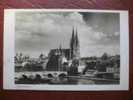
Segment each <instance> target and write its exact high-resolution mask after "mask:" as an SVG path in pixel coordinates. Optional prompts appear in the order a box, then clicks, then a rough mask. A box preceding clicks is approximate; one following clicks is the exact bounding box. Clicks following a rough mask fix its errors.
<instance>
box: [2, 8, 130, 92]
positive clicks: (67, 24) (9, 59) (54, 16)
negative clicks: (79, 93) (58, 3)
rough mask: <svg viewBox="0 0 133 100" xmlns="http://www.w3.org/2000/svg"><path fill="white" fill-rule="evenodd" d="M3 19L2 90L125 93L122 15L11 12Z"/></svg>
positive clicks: (125, 44)
mask: <svg viewBox="0 0 133 100" xmlns="http://www.w3.org/2000/svg"><path fill="white" fill-rule="evenodd" d="M4 18H5V20H4V21H5V23H4V32H5V33H4V39H5V40H4V42H5V44H4V46H5V49H4V51H5V53H4V54H5V56H4V57H5V59H4V64H5V66H4V76H5V77H4V80H5V81H4V83H5V88H6V89H30V90H32V89H33V90H88V91H89V90H122V89H123V90H127V89H128V67H129V66H128V12H127V11H107V10H105V11H104V10H103V11H102V10H59V9H58V10H55V9H53V10H46V9H44V10H43V9H42V10H39V9H35V10H31V9H29V10H21V9H20V10H15V9H13V10H6V11H5V16H4ZM9 18H10V19H9ZM9 20H10V22H9ZM11 20H12V21H11ZM9 73H10V74H9ZM10 82H11V84H10ZM82 87H83V88H82Z"/></svg>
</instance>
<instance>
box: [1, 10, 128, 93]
mask: <svg viewBox="0 0 133 100" xmlns="http://www.w3.org/2000/svg"><path fill="white" fill-rule="evenodd" d="M19 11H34V12H35V11H40V12H42V11H44V12H45V11H46V12H47V11H55V12H56V11H81V12H86V11H88V12H105V13H110V12H113V13H120V55H121V56H120V67H121V68H120V84H119V85H20V84H19V85H18V84H15V83H14V50H15V49H14V48H15V46H14V44H15V43H14V40H15V38H14V36H15V27H14V26H15V12H19ZM128 25H129V24H128V11H123V10H87V9H84V10H81V9H80V10H77V9H69V10H68V9H26V10H25V9H6V10H5V11H4V58H3V64H4V65H3V69H4V70H3V87H4V89H12V90H62V91H104V90H107V91H110V90H128V89H129V30H128Z"/></svg>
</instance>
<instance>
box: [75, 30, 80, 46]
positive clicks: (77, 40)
mask: <svg viewBox="0 0 133 100" xmlns="http://www.w3.org/2000/svg"><path fill="white" fill-rule="evenodd" d="M75 45H76V47H77V46H79V39H78V33H77V29H76V35H75Z"/></svg>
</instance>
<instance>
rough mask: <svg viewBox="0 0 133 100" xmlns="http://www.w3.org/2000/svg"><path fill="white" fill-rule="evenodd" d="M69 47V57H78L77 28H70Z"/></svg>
mask: <svg viewBox="0 0 133 100" xmlns="http://www.w3.org/2000/svg"><path fill="white" fill-rule="evenodd" d="M70 49H71V58H74V57H78V56H79V39H78V33H77V29H76V30H74V28H73V30H72V37H71V40H70Z"/></svg>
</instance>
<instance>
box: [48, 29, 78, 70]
mask: <svg viewBox="0 0 133 100" xmlns="http://www.w3.org/2000/svg"><path fill="white" fill-rule="evenodd" d="M79 48H80V46H79V39H78V33H77V30H74V29H73V30H72V36H71V39H70V48H67V49H66V48H62V47H61V46H60V47H59V48H57V49H51V50H50V52H49V54H48V58H49V61H48V63H47V67H46V70H50V71H62V70H64V69H65V70H66V68H63V67H64V66H68V65H69V61H73V60H79V58H80V50H79Z"/></svg>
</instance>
